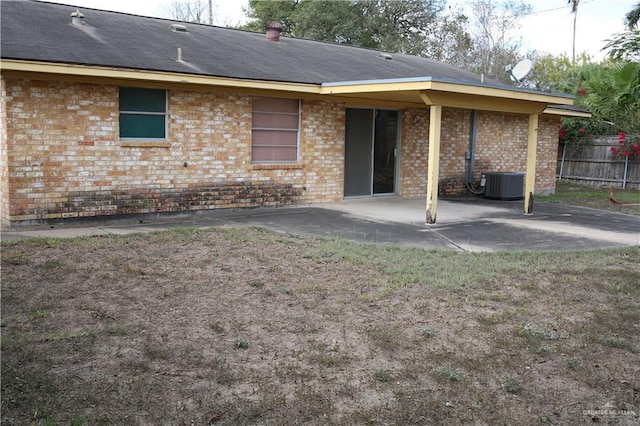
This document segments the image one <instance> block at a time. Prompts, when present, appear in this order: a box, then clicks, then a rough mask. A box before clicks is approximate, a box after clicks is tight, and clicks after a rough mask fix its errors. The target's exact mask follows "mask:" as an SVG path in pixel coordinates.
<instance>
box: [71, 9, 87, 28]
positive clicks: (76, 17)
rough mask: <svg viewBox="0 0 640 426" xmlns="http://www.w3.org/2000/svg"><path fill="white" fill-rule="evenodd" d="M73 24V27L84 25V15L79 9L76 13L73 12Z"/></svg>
mask: <svg viewBox="0 0 640 426" xmlns="http://www.w3.org/2000/svg"><path fill="white" fill-rule="evenodd" d="M71 23H72V24H73V25H84V13H82V12H80V11H79V10H78V9H76V11H75V12H72V13H71Z"/></svg>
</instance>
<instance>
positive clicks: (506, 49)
mask: <svg viewBox="0 0 640 426" xmlns="http://www.w3.org/2000/svg"><path fill="white" fill-rule="evenodd" d="M471 9H472V12H473V18H474V20H475V28H474V33H473V49H472V53H471V56H470V63H469V67H468V68H469V69H471V70H472V71H475V72H476V73H479V74H484V75H485V76H487V77H491V78H495V79H498V80H501V81H503V82H510V78H509V76H508V74H507V73H506V72H505V68H506V67H507V66H509V65H514V64H515V63H516V62H518V60H519V59H521V55H520V53H519V49H520V46H521V40H520V39H516V38H514V37H513V36H512V33H513V32H514V31H515V30H517V29H518V28H519V20H520V18H521V17H522V16H524V15H525V14H527V13H530V12H531V10H532V8H531V6H530V5H528V4H525V3H523V2H522V1H520V2H516V1H514V0H508V1H504V2H500V3H497V2H495V1H493V0H474V1H473V2H472V3H471Z"/></svg>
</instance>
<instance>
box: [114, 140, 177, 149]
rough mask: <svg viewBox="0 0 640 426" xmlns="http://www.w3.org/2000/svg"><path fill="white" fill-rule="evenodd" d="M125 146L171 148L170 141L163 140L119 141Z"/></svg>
mask: <svg viewBox="0 0 640 426" xmlns="http://www.w3.org/2000/svg"><path fill="white" fill-rule="evenodd" d="M120 146H121V147H125V148H171V142H165V141H120Z"/></svg>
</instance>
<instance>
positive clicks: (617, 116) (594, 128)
mask: <svg viewBox="0 0 640 426" xmlns="http://www.w3.org/2000/svg"><path fill="white" fill-rule="evenodd" d="M568 74H569V76H568V78H567V82H566V83H565V85H564V87H562V88H563V89H566V90H563V91H565V92H568V93H575V94H576V95H577V96H576V102H575V103H576V105H577V106H579V107H582V108H584V109H586V110H588V111H590V112H591V113H592V117H591V119H583V118H565V119H563V121H562V128H561V129H560V133H559V140H560V142H562V143H581V142H583V141H585V140H587V139H588V137H589V136H592V135H615V134H618V133H619V132H624V133H626V134H627V135H628V137H627V141H629V142H630V143H631V142H633V141H635V140H636V139H637V137H638V135H640V65H639V64H638V63H637V62H630V61H615V60H606V61H602V62H600V63H586V64H583V65H581V66H579V67H577V68H571V69H570V71H569V73H568ZM571 86H573V87H571Z"/></svg>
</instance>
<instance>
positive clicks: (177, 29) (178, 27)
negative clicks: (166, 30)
mask: <svg viewBox="0 0 640 426" xmlns="http://www.w3.org/2000/svg"><path fill="white" fill-rule="evenodd" d="M171 31H173V32H174V33H188V32H189V30H188V29H187V26H186V25H182V24H171Z"/></svg>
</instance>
